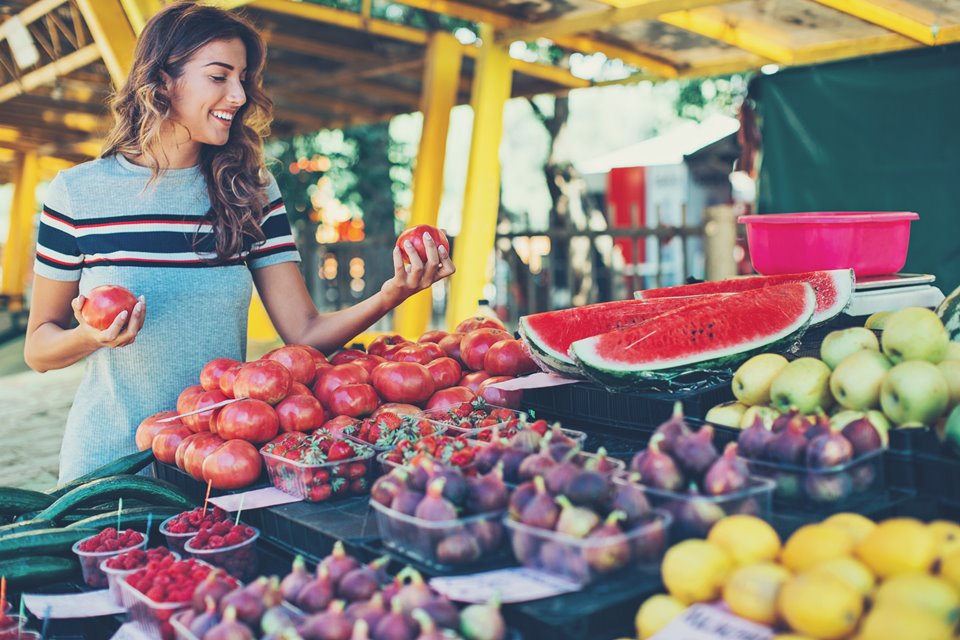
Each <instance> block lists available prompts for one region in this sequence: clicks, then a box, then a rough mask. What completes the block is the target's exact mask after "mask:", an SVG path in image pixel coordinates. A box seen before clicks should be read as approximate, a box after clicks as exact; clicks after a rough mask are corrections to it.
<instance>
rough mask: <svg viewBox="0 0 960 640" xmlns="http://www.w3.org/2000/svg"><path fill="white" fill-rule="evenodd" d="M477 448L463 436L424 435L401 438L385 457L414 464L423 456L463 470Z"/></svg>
mask: <svg viewBox="0 0 960 640" xmlns="http://www.w3.org/2000/svg"><path fill="white" fill-rule="evenodd" d="M477 449H478V447H477V446H475V445H471V444H470V442H469V441H468V440H467V438H466V437H465V436H457V437H453V436H426V437H424V438H421V439H420V440H417V441H415V442H412V441H410V440H401V441H400V442H398V443H397V448H396V449H394V450H393V451H391V452H389V453H388V454H387V456H386V459H387V460H388V461H390V462H394V463H396V464H404V463H407V462H409V463H413V464H416V463H417V462H418V461H419V460H421V459H423V458H429V459H431V460H435V461H437V462H442V463H443V464H445V465H448V466H453V467H460V469H462V470H465V468H466V467H470V466H471V465H472V464H473V458H474V456H475V455H476V453H477ZM468 475H470V474H468Z"/></svg>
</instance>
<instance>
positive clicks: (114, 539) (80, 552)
mask: <svg viewBox="0 0 960 640" xmlns="http://www.w3.org/2000/svg"><path fill="white" fill-rule="evenodd" d="M146 544H147V539H146V538H145V537H144V535H143V534H142V533H140V532H139V531H133V530H132V529H126V530H124V531H117V530H116V529H114V528H113V527H107V528H106V529H104V530H103V531H101V532H100V533H97V534H95V535H92V536H90V537H88V538H84V539H83V540H79V541H77V542H76V543H74V545H73V552H74V553H75V554H77V557H78V558H79V559H80V571H81V572H82V574H83V581H84V583H86V585H87V586H89V587H93V588H95V589H105V588H106V587H107V586H108V581H107V574H105V573H104V572H103V570H102V569H101V568H100V564H101V563H102V562H103V561H104V560H107V559H108V558H112V557H113V556H117V555H120V554H121V553H123V552H125V551H130V550H131V549H142V548H143V547H145V546H146Z"/></svg>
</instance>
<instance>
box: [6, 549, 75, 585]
mask: <svg viewBox="0 0 960 640" xmlns="http://www.w3.org/2000/svg"><path fill="white" fill-rule="evenodd" d="M79 569H80V565H79V564H78V563H77V560H76V558H72V559H68V558H58V557H55V556H29V557H24V558H11V559H9V560H0V575H3V576H6V578H7V585H8V587H10V588H12V589H13V590H14V591H17V590H20V589H23V588H24V587H38V586H43V585H48V584H55V583H58V582H64V581H67V580H71V579H73V578H74V577H75V576H79V574H80V571H79Z"/></svg>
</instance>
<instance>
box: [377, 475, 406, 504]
mask: <svg viewBox="0 0 960 640" xmlns="http://www.w3.org/2000/svg"><path fill="white" fill-rule="evenodd" d="M408 476H409V474H408V472H407V470H406V469H405V468H403V467H398V468H396V469H394V470H392V471H391V472H390V473H388V474H387V475H385V476H381V477H379V478H377V480H376V482H374V483H373V486H371V487H370V497H371V498H373V499H374V500H376V501H377V502H379V503H380V504H382V505H383V506H385V507H389V506H390V503H391V502H393V499H394V498H395V497H396V495H397V493H399V491H400V489H402V488H404V487H405V486H406V484H407V478H408Z"/></svg>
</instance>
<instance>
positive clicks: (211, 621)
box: [180, 596, 220, 638]
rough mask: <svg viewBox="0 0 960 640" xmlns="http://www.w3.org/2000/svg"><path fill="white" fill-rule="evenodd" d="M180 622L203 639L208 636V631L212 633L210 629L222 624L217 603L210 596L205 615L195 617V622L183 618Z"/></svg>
mask: <svg viewBox="0 0 960 640" xmlns="http://www.w3.org/2000/svg"><path fill="white" fill-rule="evenodd" d="M180 622H181V623H183V624H186V625H187V627H188V628H189V629H190V632H191V633H193V635H195V636H197V637H198V638H202V637H203V636H204V635H206V633H207V631H210V629H212V628H213V627H215V626H217V624H219V623H220V614H219V613H217V603H216V601H215V600H214V599H213V598H211V597H210V596H207V607H206V609H205V610H204V612H203V613H201V614H199V615H198V616H196V617H194V618H193V620H190V621H189V622H187V621H186V620H185V619H182V618H181V619H180Z"/></svg>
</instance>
